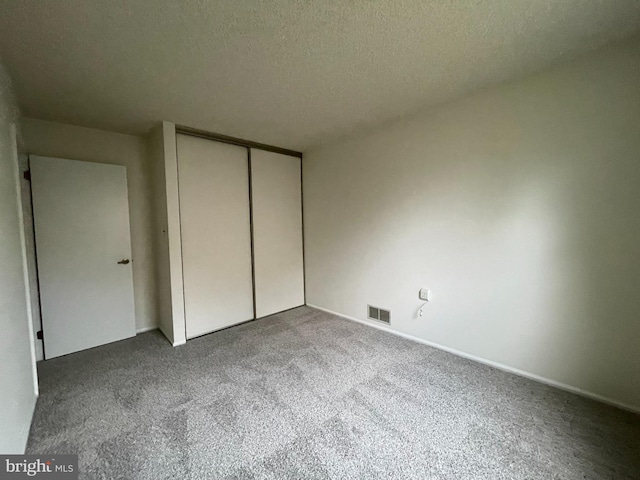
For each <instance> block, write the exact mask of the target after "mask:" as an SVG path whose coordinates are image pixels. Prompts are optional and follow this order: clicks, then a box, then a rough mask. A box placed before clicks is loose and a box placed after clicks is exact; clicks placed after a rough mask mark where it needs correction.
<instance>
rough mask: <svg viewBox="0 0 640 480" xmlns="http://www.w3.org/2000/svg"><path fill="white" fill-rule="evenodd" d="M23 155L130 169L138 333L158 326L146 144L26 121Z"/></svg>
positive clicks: (139, 139)
mask: <svg viewBox="0 0 640 480" xmlns="http://www.w3.org/2000/svg"><path fill="white" fill-rule="evenodd" d="M20 149H21V151H23V152H24V153H29V154H35V155H44V156H49V157H59V158H68V159H71V160H84V161H88V162H98V163H109V164H114V165H124V166H125V167H126V168H127V183H128V189H129V210H130V222H131V248H132V260H133V288H134V294H135V314H136V328H137V329H139V330H140V329H147V328H152V327H156V326H157V321H156V318H157V316H156V306H155V297H156V291H155V273H154V257H153V245H152V244H153V240H152V214H151V191H150V175H149V165H148V158H147V157H148V155H147V139H146V138H142V137H137V136H132V135H123V134H120V133H112V132H106V131H102V130H94V129H91V128H85V127H76V126H73V125H66V124H62V123H55V122H48V121H43V120H36V119H30V118H24V119H23V120H22V145H21V146H20Z"/></svg>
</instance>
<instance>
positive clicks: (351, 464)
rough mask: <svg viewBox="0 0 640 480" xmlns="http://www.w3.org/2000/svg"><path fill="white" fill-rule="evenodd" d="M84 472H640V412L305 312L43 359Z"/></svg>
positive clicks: (586, 475)
mask: <svg viewBox="0 0 640 480" xmlns="http://www.w3.org/2000/svg"><path fill="white" fill-rule="evenodd" d="M39 374H40V385H41V395H40V399H39V400H38V404H37V407H36V413H35V417H34V421H33V425H32V428H31V435H30V439H29V445H28V449H27V450H28V452H27V453H57V454H62V453H77V454H79V455H80V471H81V475H80V478H105V479H106V478H109V479H111V478H114V479H115V478H121V479H127V480H133V479H154V480H156V479H164V478H176V479H204V478H212V479H223V478H229V479H231V478H234V479H241V478H246V479H251V478H270V479H271V478H272V479H286V478H291V479H299V478H305V479H315V478H317V479H321V478H339V479H347V478H353V479H374V478H380V479H392V478H419V479H429V478H433V479H509V480H513V479H525V478H526V479H623V478H640V416H638V415H634V414H631V413H628V412H625V411H622V410H618V409H615V408H612V407H609V406H606V405H603V404H599V403H597V402H594V401H591V400H587V399H584V398H581V397H578V396H575V395H572V394H569V393H566V392H563V391H560V390H556V389H553V388H550V387H547V386H545V385H541V384H538V383H535V382H532V381H529V380H526V379H523V378H520V377H517V376H515V375H511V374H508V373H504V372H502V371H499V370H495V369H492V368H490V367H487V366H484V365H481V364H477V363H474V362H471V361H469V360H465V359H461V358H458V357H456V356H453V355H450V354H447V353H444V352H441V351H439V350H435V349H433V348H430V347H427V346H424V345H420V344H417V343H414V342H411V341H409V340H405V339H402V338H399V337H396V336H394V335H390V334H387V333H385V332H381V331H379V330H376V329H373V328H369V327H366V326H363V325H359V324H357V323H354V322H350V321H348V320H343V319H340V318H338V317H335V316H333V315H329V314H326V313H323V312H319V311H317V310H313V309H310V308H307V307H301V308H298V309H295V310H292V311H288V312H285V313H283V314H279V315H274V316H271V317H268V318H265V319H263V320H258V321H256V322H251V323H247V324H244V325H240V326H238V327H234V328H231V329H228V330H224V331H221V332H218V333H214V334H211V335H207V336H204V337H201V338H198V339H195V340H191V341H189V342H188V343H187V345H185V346H182V347H178V348H172V347H171V346H170V345H169V344H168V343H167V342H166V340H164V338H163V337H162V336H161V335H160V334H159V333H158V332H150V333H145V334H142V335H138V336H137V337H135V338H133V339H129V340H125V341H122V342H118V343H114V344H111V345H107V346H103V347H98V348H95V349H92V350H88V351H84V352H80V353H76V354H73V355H69V356H66V357H62V358H58V359H54V360H49V361H46V362H42V363H40V364H39Z"/></svg>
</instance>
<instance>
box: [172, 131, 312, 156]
mask: <svg viewBox="0 0 640 480" xmlns="http://www.w3.org/2000/svg"><path fill="white" fill-rule="evenodd" d="M176 133H182V134H183V135H191V136H192V137H201V138H208V139H210V140H216V141H218V142H223V143H230V144H232V145H239V146H241V147H247V148H257V149H259V150H266V151H267V152H274V153H281V154H283V155H289V156H291V157H298V158H302V152H296V151H295V150H289V149H287V148H281V147H274V146H273V145H267V144H265V143H258V142H252V141H251V140H243V139H242V138H236V137H230V136H228V135H221V134H219V133H211V132H207V131H205V130H198V129H197V128H191V127H185V126H184V125H176Z"/></svg>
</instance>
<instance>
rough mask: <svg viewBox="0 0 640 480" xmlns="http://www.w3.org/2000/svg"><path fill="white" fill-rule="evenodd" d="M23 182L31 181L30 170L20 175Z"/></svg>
mask: <svg viewBox="0 0 640 480" xmlns="http://www.w3.org/2000/svg"><path fill="white" fill-rule="evenodd" d="M22 176H23V177H24V179H25V180H28V181H29V182H30V181H31V170H25V171H24V173H23V174H22Z"/></svg>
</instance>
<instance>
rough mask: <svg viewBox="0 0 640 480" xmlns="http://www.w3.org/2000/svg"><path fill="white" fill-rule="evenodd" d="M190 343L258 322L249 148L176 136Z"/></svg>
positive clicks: (186, 311) (186, 317) (185, 299)
mask: <svg viewBox="0 0 640 480" xmlns="http://www.w3.org/2000/svg"><path fill="white" fill-rule="evenodd" d="M177 150H178V188H179V196H180V226H181V232H182V267H183V281H184V303H185V305H184V307H185V319H186V334H187V338H193V337H196V336H198V335H203V334H205V333H209V332H212V331H214V330H219V329H221V328H224V327H228V326H230V325H234V324H236V323H240V322H244V321H247V320H251V319H252V318H253V289H252V281H251V228H250V221H249V172H248V163H247V156H248V151H247V149H246V148H244V147H238V146H235V145H229V144H225V143H219V142H215V141H212V140H206V139H202V138H197V137H191V136H187V135H180V134H179V135H177Z"/></svg>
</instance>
